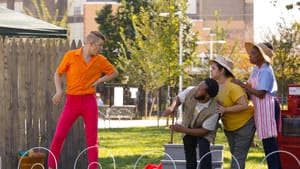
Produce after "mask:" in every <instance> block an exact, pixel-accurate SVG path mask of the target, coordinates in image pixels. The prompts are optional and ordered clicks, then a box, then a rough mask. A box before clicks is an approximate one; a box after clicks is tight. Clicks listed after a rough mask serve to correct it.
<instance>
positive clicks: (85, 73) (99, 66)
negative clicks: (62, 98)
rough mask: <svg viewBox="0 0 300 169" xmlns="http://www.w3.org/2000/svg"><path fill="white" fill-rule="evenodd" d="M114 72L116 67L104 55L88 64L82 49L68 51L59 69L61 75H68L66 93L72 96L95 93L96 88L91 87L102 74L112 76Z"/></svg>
mask: <svg viewBox="0 0 300 169" xmlns="http://www.w3.org/2000/svg"><path fill="white" fill-rule="evenodd" d="M114 71H115V67H114V66H113V65H112V64H111V63H110V62H109V61H108V60H107V59H106V57H104V56H102V55H96V56H93V57H92V58H91V60H90V62H89V63H88V64H86V62H85V60H84V58H83V56H82V48H79V49H75V50H71V51H68V52H67V53H66V54H65V55H64V58H63V60H62V61H61V63H60V65H59V66H58V68H57V72H58V73H59V74H60V75H62V74H64V73H66V83H67V84H66V85H67V89H66V93H67V94H71V95H86V94H93V93H95V91H96V88H95V87H92V86H91V85H92V84H93V83H94V82H95V81H97V80H98V79H99V78H100V77H101V76H102V73H104V74H107V75H110V74H112V73H113V72H114Z"/></svg>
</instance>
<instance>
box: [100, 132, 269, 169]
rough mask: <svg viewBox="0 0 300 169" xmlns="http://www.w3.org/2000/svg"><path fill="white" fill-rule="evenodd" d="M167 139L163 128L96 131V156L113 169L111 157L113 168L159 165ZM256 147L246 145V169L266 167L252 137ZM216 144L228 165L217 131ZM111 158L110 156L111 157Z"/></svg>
mask: <svg viewBox="0 0 300 169" xmlns="http://www.w3.org/2000/svg"><path fill="white" fill-rule="evenodd" d="M169 141H170V130H169V129H168V128H167V127H135V128H116V129H100V130H99V143H100V149H99V159H100V164H101V166H102V168H103V169H113V168H114V167H113V158H114V160H115V164H116V168H117V169H134V168H135V164H136V162H137V160H138V159H140V160H139V162H138V164H137V165H136V169H143V167H144V166H145V164H147V163H155V164H159V163H160V160H161V159H162V158H163V156H164V154H163V151H164V146H163V145H164V144H166V143H168V142H169ZM174 143H182V140H181V134H179V133H174ZM256 143H258V148H253V147H251V148H250V152H249V154H248V159H247V163H246V168H247V169H266V163H264V165H263V166H261V165H260V162H261V160H262V159H263V158H264V153H263V149H262V144H261V141H258V140H256ZM216 144H223V145H224V146H225V151H224V164H223V168H224V169H227V168H229V164H230V158H231V157H230V152H229V150H228V144H227V141H226V137H225V136H224V133H223V132H222V131H220V130H219V132H218V134H217V138H216ZM112 157H113V158H112Z"/></svg>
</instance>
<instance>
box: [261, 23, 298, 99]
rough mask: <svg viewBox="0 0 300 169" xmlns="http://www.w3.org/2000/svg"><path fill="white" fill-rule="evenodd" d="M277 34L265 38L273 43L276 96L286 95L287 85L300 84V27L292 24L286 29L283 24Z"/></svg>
mask: <svg viewBox="0 0 300 169" xmlns="http://www.w3.org/2000/svg"><path fill="white" fill-rule="evenodd" d="M278 26H279V27H278V32H279V34H276V35H274V34H273V35H270V36H267V37H266V38H267V41H269V42H272V43H273V47H274V51H275V54H276V55H275V57H274V58H273V65H272V67H273V69H274V72H275V76H276V78H277V81H278V87H279V88H278V95H279V96H280V97H282V98H284V97H286V95H287V84H299V83H300V70H299V67H300V51H299V49H297V47H298V48H299V46H300V31H299V30H300V29H299V28H300V26H299V24H293V25H292V26H291V27H287V26H286V25H285V24H284V23H280V24H279V25H278Z"/></svg>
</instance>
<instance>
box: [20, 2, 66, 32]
mask: <svg viewBox="0 0 300 169" xmlns="http://www.w3.org/2000/svg"><path fill="white" fill-rule="evenodd" d="M32 3H33V5H34V8H35V10H36V11H31V10H30V9H28V8H25V7H24V9H23V10H24V13H26V14H27V15H30V16H35V17H36V18H38V19H41V20H43V21H46V22H49V23H52V24H54V25H56V26H60V27H63V28H66V27H67V19H68V8H67V9H66V10H65V11H64V13H63V15H62V16H60V11H59V9H56V10H55V12H54V14H51V13H50V11H49V9H48V6H47V5H46V0H32ZM71 4H72V2H71V3H70V4H69V5H68V6H71Z"/></svg>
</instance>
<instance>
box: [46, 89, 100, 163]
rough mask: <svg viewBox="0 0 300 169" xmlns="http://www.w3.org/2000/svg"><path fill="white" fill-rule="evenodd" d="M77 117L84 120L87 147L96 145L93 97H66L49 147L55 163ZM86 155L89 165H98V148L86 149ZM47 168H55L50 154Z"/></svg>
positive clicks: (95, 111)
mask: <svg viewBox="0 0 300 169" xmlns="http://www.w3.org/2000/svg"><path fill="white" fill-rule="evenodd" d="M79 116H82V118H83V120H84V126H85V133H86V145H87V147H91V146H97V145H98V141H97V140H98V127H97V124H98V109H97V103H96V97H95V95H93V94H90V95H79V96H75V95H67V96H66V103H65V106H64V108H63V111H62V113H61V115H60V118H59V120H58V123H57V126H56V131H55V134H54V138H53V140H52V143H51V146H50V150H51V152H52V153H53V154H54V156H55V159H56V160H57V161H58V159H59V156H60V152H61V150H62V146H63V143H64V140H65V138H66V136H67V134H68V132H69V130H70V128H71V127H72V125H73V123H74V122H75V121H76V119H77V118H78V117H79ZM87 155H88V162H89V164H91V163H93V164H94V163H98V148H90V149H88V150H87ZM74 162H75V161H74ZM48 166H49V167H51V168H55V167H56V164H55V160H54V157H53V156H52V155H51V153H49V155H48ZM97 166H98V165H97V164H94V165H91V166H90V167H89V169H96V168H97Z"/></svg>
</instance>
